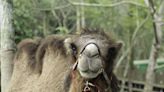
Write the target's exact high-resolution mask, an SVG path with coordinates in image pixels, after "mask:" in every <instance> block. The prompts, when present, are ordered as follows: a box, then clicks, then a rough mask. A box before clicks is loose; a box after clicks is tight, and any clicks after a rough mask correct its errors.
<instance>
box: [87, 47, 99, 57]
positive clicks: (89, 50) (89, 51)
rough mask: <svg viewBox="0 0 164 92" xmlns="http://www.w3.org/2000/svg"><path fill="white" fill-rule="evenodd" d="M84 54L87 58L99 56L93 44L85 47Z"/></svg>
mask: <svg viewBox="0 0 164 92" xmlns="http://www.w3.org/2000/svg"><path fill="white" fill-rule="evenodd" d="M84 53H85V54H86V55H87V56H88V57H97V56H99V54H100V53H99V50H98V47H97V46H96V45H95V44H89V45H87V46H86V47H85V50H84Z"/></svg>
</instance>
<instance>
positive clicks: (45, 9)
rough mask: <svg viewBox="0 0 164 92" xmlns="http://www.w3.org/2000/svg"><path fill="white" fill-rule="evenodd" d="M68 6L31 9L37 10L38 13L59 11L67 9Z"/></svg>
mask: <svg viewBox="0 0 164 92" xmlns="http://www.w3.org/2000/svg"><path fill="white" fill-rule="evenodd" d="M69 6H71V4H67V5H65V6H58V7H55V8H42V9H40V8H33V9H34V10H39V11H51V10H59V9H64V8H68V7H69Z"/></svg>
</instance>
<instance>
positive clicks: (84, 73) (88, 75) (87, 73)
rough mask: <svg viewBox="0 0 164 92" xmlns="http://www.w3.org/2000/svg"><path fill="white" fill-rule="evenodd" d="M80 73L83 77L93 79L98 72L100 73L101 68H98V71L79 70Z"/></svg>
mask: <svg viewBox="0 0 164 92" xmlns="http://www.w3.org/2000/svg"><path fill="white" fill-rule="evenodd" d="M79 72H80V75H81V76H82V77H83V78H85V79H93V78H96V77H97V76H98V75H99V74H101V73H102V69H100V70H99V71H97V72H95V71H89V70H88V71H79Z"/></svg>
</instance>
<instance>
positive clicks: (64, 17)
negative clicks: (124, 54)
mask: <svg viewBox="0 0 164 92" xmlns="http://www.w3.org/2000/svg"><path fill="white" fill-rule="evenodd" d="M70 1H72V2H79V3H80V2H81V1H80V0H70ZM83 1H84V2H85V3H94V4H95V3H96V4H102V5H107V4H111V3H117V2H120V1H123V0H83ZM133 2H137V3H140V4H142V5H145V4H144V0H134V1H133ZM159 2H160V1H158V2H156V5H157V6H159V5H160V3H159ZM13 4H14V5H13V6H14V9H13V10H14V12H13V15H14V20H13V24H14V28H15V32H16V36H15V40H16V42H19V41H20V40H22V39H24V38H29V37H30V38H32V37H34V36H45V35H48V34H53V33H54V34H67V33H69V32H70V31H74V30H75V29H76V20H77V15H76V6H74V5H72V4H70V3H69V2H68V1H65V0H14V1H13ZM157 8H158V7H157ZM80 12H81V11H80ZM84 17H85V23H86V27H88V28H102V29H104V30H107V31H110V32H114V33H115V34H116V36H117V37H118V39H121V40H123V41H124V44H125V47H124V49H123V50H124V51H126V50H127V49H128V48H131V47H132V48H131V49H132V50H131V51H130V52H131V56H132V59H147V58H149V53H150V48H151V45H152V40H153V36H154V35H153V34H154V33H153V26H152V22H153V21H152V18H151V17H150V14H149V12H148V9H147V8H144V7H140V6H136V5H132V4H120V5H118V6H115V7H108V8H107V7H106V8H104V7H88V6H84ZM144 21H145V22H144ZM143 22H144V23H143ZM142 23H143V24H142ZM163 33H164V32H163ZM134 35H135V36H134ZM133 36H134V37H133ZM162 51H164V47H162V49H161V53H162ZM161 55H162V54H161ZM162 56H163V55H162ZM132 61H133V60H132Z"/></svg>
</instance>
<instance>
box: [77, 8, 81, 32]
mask: <svg viewBox="0 0 164 92" xmlns="http://www.w3.org/2000/svg"><path fill="white" fill-rule="evenodd" d="M76 18H77V19H76V31H80V29H81V24H80V7H79V6H76Z"/></svg>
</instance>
